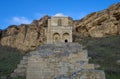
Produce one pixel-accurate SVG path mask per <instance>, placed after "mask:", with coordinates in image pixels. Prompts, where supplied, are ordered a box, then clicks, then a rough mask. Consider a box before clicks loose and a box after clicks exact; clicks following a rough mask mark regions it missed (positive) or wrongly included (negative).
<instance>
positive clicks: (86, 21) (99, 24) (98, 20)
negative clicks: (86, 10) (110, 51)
mask: <svg viewBox="0 0 120 79" xmlns="http://www.w3.org/2000/svg"><path fill="white" fill-rule="evenodd" d="M76 23H77V25H76V26H77V27H76V32H78V33H79V34H81V35H82V36H91V37H104V36H108V35H116V34H120V3H117V4H114V5H112V6H110V7H109V8H108V9H106V10H103V11H99V12H94V13H91V14H89V15H87V16H86V17H85V18H83V19H81V20H79V21H76Z"/></svg>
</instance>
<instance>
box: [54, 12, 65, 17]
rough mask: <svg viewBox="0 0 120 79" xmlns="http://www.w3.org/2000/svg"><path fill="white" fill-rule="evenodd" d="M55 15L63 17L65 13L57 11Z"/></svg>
mask: <svg viewBox="0 0 120 79" xmlns="http://www.w3.org/2000/svg"><path fill="white" fill-rule="evenodd" d="M54 16H57V17H61V16H65V15H64V14H63V13H57V14H55V15H54Z"/></svg>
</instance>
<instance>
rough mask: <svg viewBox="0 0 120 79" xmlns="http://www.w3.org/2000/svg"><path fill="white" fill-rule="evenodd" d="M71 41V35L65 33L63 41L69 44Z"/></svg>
mask: <svg viewBox="0 0 120 79" xmlns="http://www.w3.org/2000/svg"><path fill="white" fill-rule="evenodd" d="M69 39H70V35H69V33H64V34H63V40H64V42H65V43H67V42H69Z"/></svg>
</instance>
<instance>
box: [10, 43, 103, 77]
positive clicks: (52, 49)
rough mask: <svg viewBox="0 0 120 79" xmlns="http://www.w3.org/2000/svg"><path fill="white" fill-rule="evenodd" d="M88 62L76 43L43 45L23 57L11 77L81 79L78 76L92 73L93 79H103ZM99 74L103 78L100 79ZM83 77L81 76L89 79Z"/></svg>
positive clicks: (81, 48) (84, 52) (84, 51)
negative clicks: (94, 76)
mask: <svg viewBox="0 0 120 79" xmlns="http://www.w3.org/2000/svg"><path fill="white" fill-rule="evenodd" d="M88 61H89V59H88V52H87V50H84V48H83V46H82V45H80V44H78V43H58V44H44V45H40V46H39V47H37V48H36V50H35V51H32V52H29V53H28V54H27V55H25V56H24V57H23V59H22V60H21V61H20V64H18V66H17V68H16V69H15V70H14V72H13V73H12V74H11V76H12V77H15V76H26V78H27V79H74V78H73V77H75V79H81V78H78V77H79V74H81V73H82V74H84V75H85V74H88V75H89V74H90V73H92V74H91V75H96V76H97V77H96V78H95V79H105V76H104V72H103V71H96V70H95V68H94V64H89V63H88ZM95 73H96V74H95ZM101 74H102V76H103V77H100V76H101ZM84 75H81V76H83V77H86V79H91V78H90V77H88V76H84ZM87 77H88V78H87ZM93 79H94V78H93Z"/></svg>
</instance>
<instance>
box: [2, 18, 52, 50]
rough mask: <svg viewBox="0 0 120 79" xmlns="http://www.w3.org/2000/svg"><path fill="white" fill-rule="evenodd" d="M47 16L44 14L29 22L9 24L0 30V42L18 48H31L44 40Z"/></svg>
mask: <svg viewBox="0 0 120 79" xmlns="http://www.w3.org/2000/svg"><path fill="white" fill-rule="evenodd" d="M48 18H50V17H49V16H44V17H43V18H41V19H40V20H34V21H33V22H32V23H31V24H29V25H26V24H21V25H19V26H16V25H11V26H9V27H8V28H7V29H5V30H3V31H0V38H1V41H0V42H1V44H2V45H3V46H10V47H14V48H18V49H20V50H24V51H27V50H31V49H34V48H36V47H37V46H38V45H40V44H41V43H44V41H45V35H44V31H45V28H46V27H47V20H48Z"/></svg>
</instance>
